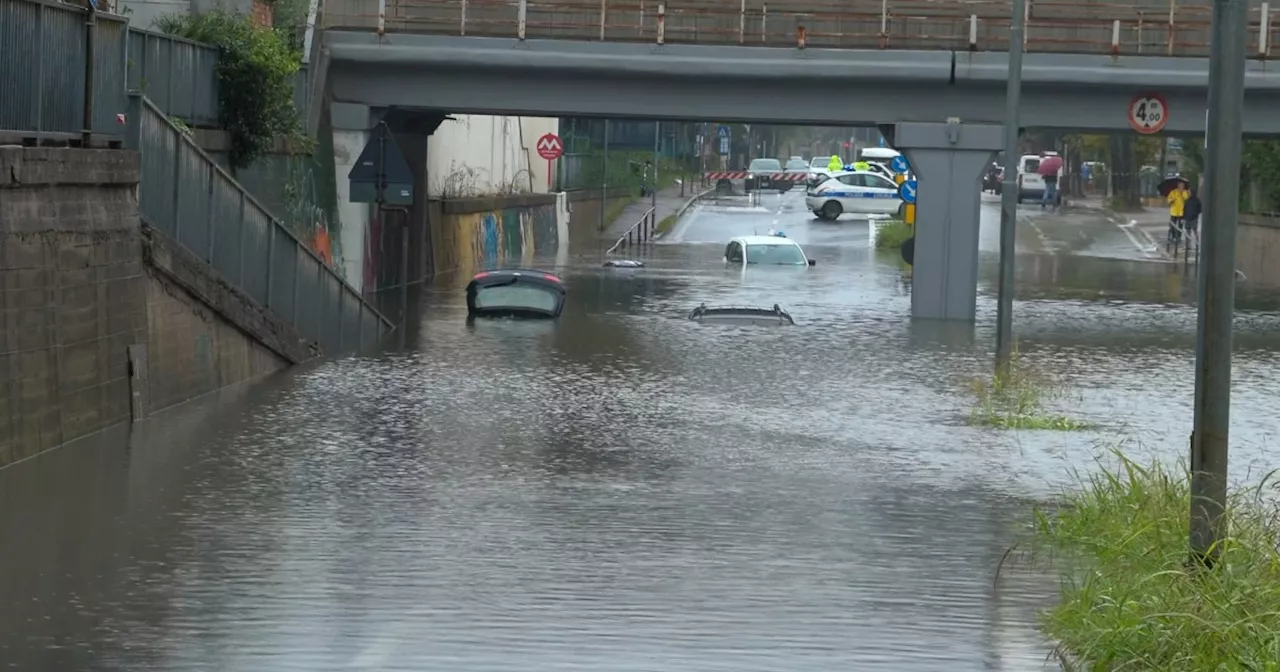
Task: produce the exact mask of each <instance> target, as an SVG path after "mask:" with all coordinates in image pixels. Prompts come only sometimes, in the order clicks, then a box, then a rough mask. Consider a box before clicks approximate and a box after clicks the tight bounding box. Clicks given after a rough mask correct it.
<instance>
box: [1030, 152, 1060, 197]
mask: <svg viewBox="0 0 1280 672" xmlns="http://www.w3.org/2000/svg"><path fill="white" fill-rule="evenodd" d="M1061 170H1062V157H1061V156H1058V155H1057V154H1056V153H1053V152H1044V153H1042V154H1041V159H1040V166H1039V167H1038V168H1036V172H1037V173H1039V174H1040V178H1041V179H1043V180H1044V196H1043V197H1042V198H1041V199H1040V209H1041V210H1044V206H1046V205H1049V204H1052V205H1057V204H1058V173H1059V172H1060V171H1061Z"/></svg>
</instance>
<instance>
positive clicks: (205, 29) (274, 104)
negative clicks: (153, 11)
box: [157, 10, 301, 169]
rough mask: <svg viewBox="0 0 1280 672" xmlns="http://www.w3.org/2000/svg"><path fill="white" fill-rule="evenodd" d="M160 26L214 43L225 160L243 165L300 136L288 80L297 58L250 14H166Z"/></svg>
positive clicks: (298, 58) (276, 36)
mask: <svg viewBox="0 0 1280 672" xmlns="http://www.w3.org/2000/svg"><path fill="white" fill-rule="evenodd" d="M157 24H158V26H159V28H160V29H161V30H163V31H164V32H166V33H170V34H173V35H179V36H181V37H185V38H187V39H191V40H196V41H198V42H205V43H208V44H213V45H216V46H218V47H219V48H220V49H221V50H222V53H221V56H220V57H219V58H218V68H217V75H218V116H219V125H220V126H221V127H222V128H223V129H225V130H226V131H227V132H228V133H229V134H230V136H231V149H230V157H229V159H230V163H231V167H232V168H233V169H238V168H244V167H246V166H248V165H250V164H252V163H253V162H254V160H255V159H257V158H258V157H260V156H262V155H263V154H266V153H267V152H268V151H269V150H270V149H271V148H272V146H273V145H274V144H275V142H276V141H277V140H283V139H297V138H299V137H300V134H299V132H298V131H299V125H298V114H297V111H296V110H295V109H294V106H293V78H294V75H295V74H296V73H297V72H298V67H299V64H300V63H301V56H300V54H299V52H298V51H297V50H295V49H294V48H292V47H291V46H290V44H289V40H287V39H286V38H284V37H282V36H281V34H280V33H277V32H276V31H273V30H271V29H269V28H260V27H258V26H255V25H254V24H253V23H252V21H251V20H250V18H249V17H247V16H244V15H241V14H232V13H228V12H226V11H223V10H214V11H211V12H207V13H204V14H200V15H198V16H196V15H169V16H165V17H161V19H159V20H158V21H157Z"/></svg>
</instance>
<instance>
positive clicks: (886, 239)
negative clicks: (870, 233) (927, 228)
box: [876, 219, 915, 250]
mask: <svg viewBox="0 0 1280 672" xmlns="http://www.w3.org/2000/svg"><path fill="white" fill-rule="evenodd" d="M914 235H915V228H914V227H912V226H911V225H910V224H907V223H906V222H904V221H902V220H900V219H890V220H888V221H885V222H881V223H880V224H879V225H877V226H876V249H877V250H897V249H900V248H901V247H902V244H903V243H905V242H907V241H908V240H909V239H910V238H911V237H912V236H914Z"/></svg>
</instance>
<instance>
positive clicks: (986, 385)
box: [969, 352, 1089, 431]
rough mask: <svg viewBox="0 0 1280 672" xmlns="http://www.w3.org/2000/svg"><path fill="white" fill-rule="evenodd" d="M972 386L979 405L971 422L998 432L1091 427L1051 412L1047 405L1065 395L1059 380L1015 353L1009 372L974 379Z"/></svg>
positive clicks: (974, 410)
mask: <svg viewBox="0 0 1280 672" xmlns="http://www.w3.org/2000/svg"><path fill="white" fill-rule="evenodd" d="M970 387H971V389H972V391H973V394H974V397H976V403H975V405H974V408H973V410H972V412H970V414H969V423H970V424H973V425H981V426H986V427H997V428H999V429H1051V430H1059V431H1071V430H1078V429H1085V428H1087V427H1088V426H1089V425H1088V424H1087V423H1084V422H1080V421H1078V420H1073V419H1071V418H1068V417H1066V416H1064V415H1060V414H1056V413H1052V412H1049V410H1048V409H1047V408H1046V404H1047V403H1048V402H1049V401H1052V400H1053V399H1056V398H1059V397H1061V396H1062V394H1063V391H1064V390H1063V388H1062V386H1061V385H1059V384H1058V383H1057V382H1056V381H1054V380H1053V379H1051V378H1050V377H1048V376H1047V375H1045V374H1042V373H1040V372H1038V371H1036V370H1035V369H1033V368H1032V367H1030V366H1028V365H1027V364H1026V363H1025V362H1023V361H1022V358H1021V357H1020V356H1019V355H1018V354H1017V353H1016V352H1015V353H1014V355H1013V360H1012V361H1011V362H1010V363H1009V367H1008V369H1007V370H1006V371H1005V372H1003V373H1001V374H998V375H995V376H992V378H991V379H990V380H987V379H986V378H975V379H974V380H973V381H972V382H971V384H970Z"/></svg>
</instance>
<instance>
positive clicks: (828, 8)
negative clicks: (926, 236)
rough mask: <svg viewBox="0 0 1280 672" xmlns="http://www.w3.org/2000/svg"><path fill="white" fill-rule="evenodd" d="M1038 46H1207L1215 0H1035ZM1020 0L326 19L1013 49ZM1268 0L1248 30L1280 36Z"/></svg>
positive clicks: (747, 1) (501, 30) (457, 4)
mask: <svg viewBox="0 0 1280 672" xmlns="http://www.w3.org/2000/svg"><path fill="white" fill-rule="evenodd" d="M1027 5H1028V8H1029V11H1028V14H1027V16H1028V22H1027V31H1026V33H1025V46H1026V49H1027V50H1028V51H1032V52H1037V51H1038V52H1062V53H1110V54H1114V55H1138V54H1141V55H1152V56H1160V55H1173V56H1207V55H1208V53H1209V35H1210V25H1211V22H1212V6H1211V0H1130V1H1129V2H1127V3H1126V2H1120V3H1117V2H1108V1H1106V0H1074V1H1073V0H1027ZM1012 8H1013V4H1012V2H1011V0H966V1H965V2H957V1H955V0H846V1H844V2H836V1H835V0H775V2H767V1H765V2H762V1H761V0H672V1H670V2H663V1H661V0H657V1H654V0H647V1H646V0H547V1H542V0H326V10H325V13H324V16H323V17H322V18H321V20H322V25H323V26H324V27H326V28H356V29H360V28H371V29H375V30H378V31H401V32H417V33H432V34H448V35H473V36H487V37H514V38H519V39H526V38H529V39H534V38H561V39H578V40H596V41H623V42H650V43H656V44H721V45H748V46H768V47H794V48H801V49H803V48H806V47H818V48H866V49H891V48H892V49H948V50H972V51H1007V50H1008V47H1009V35H1010V24H1011V16H1012ZM1272 23H1273V22H1272V12H1271V8H1270V5H1269V4H1268V3H1262V5H1261V7H1259V8H1254V9H1251V10H1250V28H1249V34H1250V36H1251V37H1250V40H1251V42H1253V41H1255V40H1256V45H1257V46H1256V50H1254V53H1255V55H1256V56H1258V57H1261V58H1265V57H1267V56H1269V54H1270V52H1271V47H1272V43H1273V42H1274V33H1275V30H1274V27H1273V25H1272Z"/></svg>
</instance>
